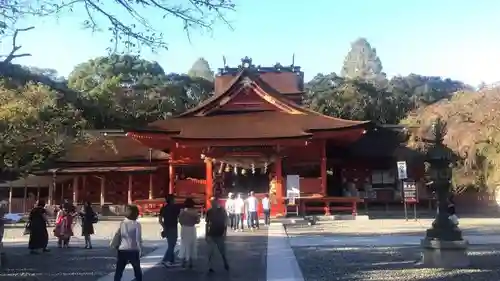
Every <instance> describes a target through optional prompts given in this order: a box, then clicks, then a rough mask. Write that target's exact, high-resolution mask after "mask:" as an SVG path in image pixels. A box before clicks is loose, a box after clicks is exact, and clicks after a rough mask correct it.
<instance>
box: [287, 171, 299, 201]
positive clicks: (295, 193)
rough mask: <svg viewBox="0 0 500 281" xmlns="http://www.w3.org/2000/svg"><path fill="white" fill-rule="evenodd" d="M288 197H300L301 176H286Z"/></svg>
mask: <svg viewBox="0 0 500 281" xmlns="http://www.w3.org/2000/svg"><path fill="white" fill-rule="evenodd" d="M286 197H287V198H297V197H300V176H299V175H287V176H286Z"/></svg>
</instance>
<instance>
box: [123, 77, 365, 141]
mask: <svg viewBox="0 0 500 281" xmlns="http://www.w3.org/2000/svg"><path fill="white" fill-rule="evenodd" d="M248 88H250V89H251V90H252V91H253V92H254V93H255V94H257V95H258V96H259V97H260V98H262V99H263V100H265V101H266V102H268V103H270V104H272V105H273V106H274V107H276V110H274V111H269V110H267V111H254V112H241V113H235V114H221V115H217V114H212V113H214V112H215V111H216V110H217V109H218V108H221V107H222V106H224V105H225V104H227V103H228V102H230V101H231V100H232V99H233V98H234V97H236V96H237V95H238V94H239V93H241V92H243V90H244V89H248ZM369 124H371V122H370V121H351V120H344V119H339V118H334V117H330V116H326V115H323V114H320V113H318V112H314V111H312V110H309V109H306V108H304V107H301V106H299V105H297V104H296V103H294V102H293V101H291V100H289V99H288V98H286V97H285V96H284V95H282V94H281V93H279V92H278V91H277V90H276V89H274V88H273V87H271V86H270V85H269V84H268V83H266V82H265V81H263V80H262V78H261V77H260V76H259V75H255V73H253V72H252V71H250V70H248V69H243V70H242V71H240V72H239V73H238V75H236V76H234V78H233V80H232V81H231V83H229V84H228V88H227V89H226V90H225V91H223V92H220V93H216V94H215V95H213V96H212V97H210V98H209V99H207V100H205V101H204V102H202V103H201V104H199V105H198V106H196V107H195V108H193V109H191V110H188V111H186V112H185V113H183V114H182V115H180V116H178V117H174V118H169V119H167V120H159V121H156V122H153V123H151V124H149V125H148V127H147V128H146V129H141V130H136V131H135V132H136V133H139V134H140V133H141V132H149V133H162V134H164V135H168V137H169V138H170V139H172V140H177V141H179V140H209V139H210V140H217V139H218V140H238V139H282V138H310V137H312V136H313V135H314V133H315V132H318V131H339V130H346V129H354V128H363V127H367V126H368V125H369ZM132 135H133V134H132Z"/></svg>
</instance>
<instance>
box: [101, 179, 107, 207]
mask: <svg viewBox="0 0 500 281" xmlns="http://www.w3.org/2000/svg"><path fill="white" fill-rule="evenodd" d="M105 195H106V178H105V177H104V175H103V176H102V177H101V207H102V206H104V203H106V198H105Z"/></svg>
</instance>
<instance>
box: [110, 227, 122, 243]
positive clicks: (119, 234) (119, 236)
mask: <svg viewBox="0 0 500 281" xmlns="http://www.w3.org/2000/svg"><path fill="white" fill-rule="evenodd" d="M122 225H123V223H120V227H118V229H117V230H116V232H115V235H113V239H111V242H110V243H109V247H110V248H112V249H118V247H120V244H121V242H122V231H121V229H122Z"/></svg>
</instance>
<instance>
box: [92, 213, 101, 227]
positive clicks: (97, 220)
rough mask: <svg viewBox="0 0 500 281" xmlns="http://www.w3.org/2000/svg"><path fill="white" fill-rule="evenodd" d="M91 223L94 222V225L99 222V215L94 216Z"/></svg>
mask: <svg viewBox="0 0 500 281" xmlns="http://www.w3.org/2000/svg"><path fill="white" fill-rule="evenodd" d="M91 222H92V223H93V224H94V223H97V222H99V217H98V216H97V214H96V213H94V215H93V216H92V221H91Z"/></svg>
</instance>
